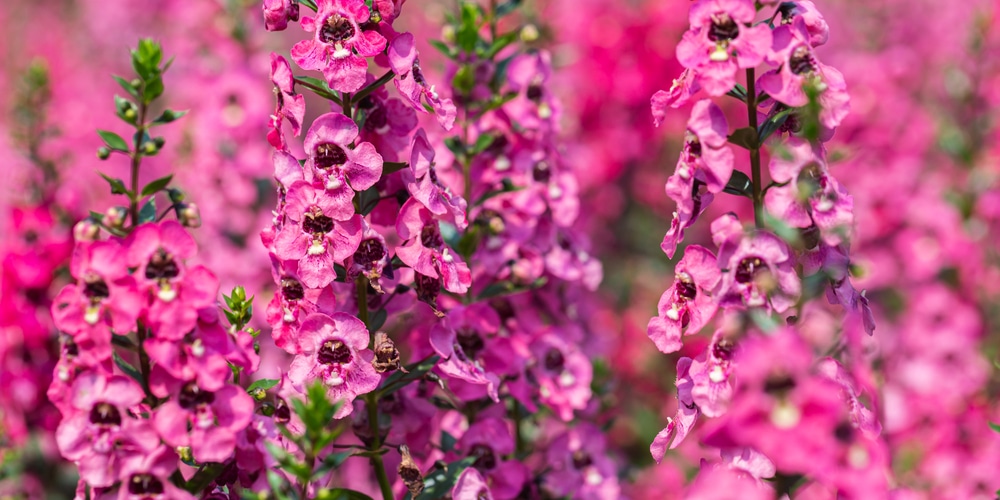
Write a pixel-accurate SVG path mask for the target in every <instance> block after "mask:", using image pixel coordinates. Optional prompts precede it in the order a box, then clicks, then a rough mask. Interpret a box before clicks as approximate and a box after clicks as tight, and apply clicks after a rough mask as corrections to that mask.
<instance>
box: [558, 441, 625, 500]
mask: <svg viewBox="0 0 1000 500" xmlns="http://www.w3.org/2000/svg"><path fill="white" fill-rule="evenodd" d="M606 446H607V444H606V442H605V434H604V433H603V432H601V430H600V429H598V428H597V426H595V425H594V424H591V423H589V422H582V423H580V424H579V425H577V426H576V427H573V428H571V429H569V430H567V431H566V432H564V433H563V434H561V435H559V436H558V437H556V438H555V439H554V440H552V443H551V444H550V445H549V449H548V451H547V452H546V454H545V458H546V459H547V464H548V466H549V467H551V468H552V470H551V471H550V472H549V473H548V474H547V475H546V476H545V479H544V480H543V481H544V482H543V483H542V488H543V490H545V491H546V492H548V493H550V494H551V495H552V496H554V497H571V498H594V499H612V498H619V497H620V492H619V487H618V474H617V470H616V467H615V464H614V462H612V461H611V459H609V458H608V457H607V456H605V454H604V452H605V447H606Z"/></svg>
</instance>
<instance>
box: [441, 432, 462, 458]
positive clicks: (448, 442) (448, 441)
mask: <svg viewBox="0 0 1000 500" xmlns="http://www.w3.org/2000/svg"><path fill="white" fill-rule="evenodd" d="M457 443H458V439H455V436H452V435H451V434H448V432H446V431H441V451H443V452H445V453H447V452H449V451H451V450H454V449H455V444H457Z"/></svg>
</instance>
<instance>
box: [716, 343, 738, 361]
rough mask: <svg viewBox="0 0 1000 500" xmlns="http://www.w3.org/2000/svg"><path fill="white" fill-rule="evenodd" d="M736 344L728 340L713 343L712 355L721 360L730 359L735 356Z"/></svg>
mask: <svg viewBox="0 0 1000 500" xmlns="http://www.w3.org/2000/svg"><path fill="white" fill-rule="evenodd" d="M734 347H735V346H734V345H733V343H732V342H730V341H728V340H725V339H723V340H720V341H718V342H716V343H715V344H713V345H712V356H713V357H714V358H715V359H718V360H721V361H729V360H730V359H732V357H733V348H734Z"/></svg>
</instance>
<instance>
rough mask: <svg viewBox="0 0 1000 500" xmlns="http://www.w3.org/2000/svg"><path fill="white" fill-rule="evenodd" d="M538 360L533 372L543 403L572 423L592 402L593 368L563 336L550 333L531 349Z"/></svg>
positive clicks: (540, 338)
mask: <svg viewBox="0 0 1000 500" xmlns="http://www.w3.org/2000/svg"><path fill="white" fill-rule="evenodd" d="M529 348H530V349H531V354H532V355H533V356H534V358H535V367H534V370H533V373H534V376H535V379H536V380H537V383H538V392H539V394H540V395H541V400H542V402H543V403H545V404H547V405H549V406H550V407H552V409H553V410H554V411H555V413H556V414H557V415H558V416H559V418H561V419H563V420H564V421H569V420H572V419H573V411H574V410H582V409H584V408H585V407H586V406H587V402H588V401H590V396H591V390H590V382H591V380H592V379H593V366H592V365H591V364H590V360H589V359H587V356H586V355H585V354H583V353H582V352H581V351H580V349H579V348H578V347H577V346H576V345H574V344H573V343H571V342H569V341H568V340H567V339H565V338H564V337H563V335H562V334H561V333H560V332H557V331H549V332H546V333H544V334H542V335H541V336H540V337H538V338H537V339H535V341H534V342H532V343H531V345H530V346H529Z"/></svg>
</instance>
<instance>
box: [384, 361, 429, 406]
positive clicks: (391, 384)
mask: <svg viewBox="0 0 1000 500" xmlns="http://www.w3.org/2000/svg"><path fill="white" fill-rule="evenodd" d="M440 359H441V356H438V355H434V356H431V357H429V358H427V359H425V360H422V361H419V362H417V363H411V364H409V365H406V371H407V372H409V373H403V371H402V370H396V371H394V372H392V375H389V377H388V378H386V379H385V382H383V383H382V388H381V389H379V393H378V397H379V398H382V397H385V396H388V395H390V394H392V393H394V392H396V391H398V390H400V389H402V388H403V387H406V385H407V384H408V383H409V382H413V381H415V380H420V379H421V378H423V376H424V374H425V373H427V372H429V371H431V369H432V368H434V366H436V365H437V362H438V360H440ZM404 382H405V383H404Z"/></svg>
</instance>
